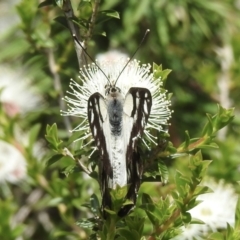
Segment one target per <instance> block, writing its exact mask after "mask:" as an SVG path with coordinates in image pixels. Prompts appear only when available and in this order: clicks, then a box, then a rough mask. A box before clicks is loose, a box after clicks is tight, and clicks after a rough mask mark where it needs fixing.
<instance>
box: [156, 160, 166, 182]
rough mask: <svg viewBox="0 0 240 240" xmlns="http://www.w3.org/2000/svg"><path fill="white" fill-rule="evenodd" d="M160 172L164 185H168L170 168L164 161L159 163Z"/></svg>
mask: <svg viewBox="0 0 240 240" xmlns="http://www.w3.org/2000/svg"><path fill="white" fill-rule="evenodd" d="M158 171H159V173H160V175H161V179H162V183H163V184H166V183H167V182H168V168H167V166H166V164H165V163H164V162H163V161H159V162H158Z"/></svg>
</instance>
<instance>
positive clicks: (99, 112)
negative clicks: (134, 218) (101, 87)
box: [88, 92, 112, 209]
mask: <svg viewBox="0 0 240 240" xmlns="http://www.w3.org/2000/svg"><path fill="white" fill-rule="evenodd" d="M107 114H108V113H107V106H106V103H105V100H104V98H103V96H102V95H101V94H100V93H98V92H96V93H94V94H93V95H91V96H90V98H89V100H88V121H89V125H90V129H91V132H92V135H93V138H94V140H95V142H96V145H97V148H98V150H99V152H100V156H101V160H100V161H99V177H100V185H101V191H102V198H103V200H102V208H103V209H104V208H105V207H106V206H107V207H109V208H111V197H110V193H109V189H108V183H109V178H112V167H111V164H110V160H109V154H108V151H107V145H106V136H105V134H104V129H103V128H104V124H106V121H107Z"/></svg>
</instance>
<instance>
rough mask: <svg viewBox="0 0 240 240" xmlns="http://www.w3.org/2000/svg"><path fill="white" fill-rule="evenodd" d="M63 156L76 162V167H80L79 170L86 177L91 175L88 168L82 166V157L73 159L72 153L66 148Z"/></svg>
mask: <svg viewBox="0 0 240 240" xmlns="http://www.w3.org/2000/svg"><path fill="white" fill-rule="evenodd" d="M63 150H64V155H65V156H69V157H70V158H72V159H73V160H74V161H76V162H77V163H78V165H79V166H80V168H81V169H82V170H83V171H84V172H85V173H86V174H88V175H90V174H91V171H89V170H88V168H87V167H86V166H85V165H83V164H82V162H81V160H82V159H83V157H82V158H81V159H77V158H75V157H74V156H73V155H72V153H71V152H70V151H69V150H68V149H67V148H64V149H63Z"/></svg>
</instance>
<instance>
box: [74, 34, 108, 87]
mask: <svg viewBox="0 0 240 240" xmlns="http://www.w3.org/2000/svg"><path fill="white" fill-rule="evenodd" d="M72 36H73V39H74V40H75V41H76V42H77V44H78V45H79V46H80V47H81V48H82V50H83V52H84V53H85V54H86V55H87V56H88V57H89V59H90V60H91V61H92V62H94V64H95V65H96V66H97V68H98V69H99V70H100V71H101V72H102V73H103V75H104V76H105V77H106V79H107V81H108V83H109V84H110V85H111V82H110V80H109V78H108V77H107V75H106V74H105V72H104V71H103V70H102V69H101V68H100V67H99V65H98V64H97V63H96V62H95V61H94V60H93V58H92V57H91V56H90V55H89V54H88V52H87V51H86V49H85V48H84V47H83V45H82V44H81V43H80V41H79V40H78V38H77V37H76V35H75V34H73V35H72Z"/></svg>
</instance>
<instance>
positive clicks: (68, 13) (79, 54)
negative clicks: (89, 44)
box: [62, 0, 86, 68]
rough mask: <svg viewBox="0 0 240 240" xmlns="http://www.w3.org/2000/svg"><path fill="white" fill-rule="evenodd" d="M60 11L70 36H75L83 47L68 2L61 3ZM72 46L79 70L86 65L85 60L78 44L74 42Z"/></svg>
mask: <svg viewBox="0 0 240 240" xmlns="http://www.w3.org/2000/svg"><path fill="white" fill-rule="evenodd" d="M62 10H63V12H64V15H65V17H66V19H67V23H68V26H69V30H70V32H71V35H72V36H73V35H74V36H76V38H77V39H78V41H79V42H80V43H81V45H82V46H83V47H84V45H85V43H84V41H82V39H81V37H80V32H79V29H78V26H77V24H76V23H74V22H73V21H72V19H74V18H75V15H74V11H73V8H72V4H71V1H70V0H64V1H63V6H62ZM74 46H75V51H76V54H77V59H78V65H79V68H81V67H82V66H83V65H84V64H86V59H85V56H84V54H83V50H82V48H81V47H80V46H79V45H78V43H77V42H76V41H74Z"/></svg>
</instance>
